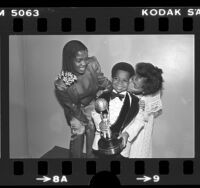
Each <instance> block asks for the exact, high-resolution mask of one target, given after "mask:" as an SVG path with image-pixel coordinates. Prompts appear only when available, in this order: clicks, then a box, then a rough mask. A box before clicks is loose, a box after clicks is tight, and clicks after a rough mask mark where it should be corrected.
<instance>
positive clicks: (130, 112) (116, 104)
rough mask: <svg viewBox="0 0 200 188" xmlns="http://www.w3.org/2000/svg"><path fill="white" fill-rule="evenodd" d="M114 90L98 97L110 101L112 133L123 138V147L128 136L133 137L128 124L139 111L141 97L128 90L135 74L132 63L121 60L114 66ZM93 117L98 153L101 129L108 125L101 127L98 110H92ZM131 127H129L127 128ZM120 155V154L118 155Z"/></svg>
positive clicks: (95, 151)
mask: <svg viewBox="0 0 200 188" xmlns="http://www.w3.org/2000/svg"><path fill="white" fill-rule="evenodd" d="M111 74H112V90H111V91H109V92H104V93H103V94H101V95H100V96H99V97H98V98H103V99H105V100H106V101H107V103H108V111H109V124H110V130H111V132H112V135H113V134H114V135H115V136H117V137H118V138H120V137H121V138H122V144H123V147H124V148H125V147H126V143H127V141H128V138H129V137H131V135H130V134H131V133H132V131H131V127H130V126H128V125H129V124H130V122H131V121H132V120H133V119H134V117H135V116H136V115H137V113H138V111H139V99H138V97H136V96H135V95H133V94H131V93H129V92H128V91H127V89H128V85H129V79H130V78H131V77H132V76H134V74H135V70H134V68H133V67H132V65H130V64H128V63H125V62H120V63H117V64H115V65H114V66H113V68H112V72H111ZM92 118H93V120H94V123H95V125H96V133H95V138H94V142H93V150H94V153H96V154H97V155H98V154H99V152H98V141H99V139H100V138H101V130H103V129H104V130H106V129H107V127H106V126H107V125H104V127H103V126H101V127H99V124H100V122H101V120H102V119H101V116H100V114H99V113H97V112H96V111H93V112H92ZM127 127H129V128H127ZM118 156H120V155H118Z"/></svg>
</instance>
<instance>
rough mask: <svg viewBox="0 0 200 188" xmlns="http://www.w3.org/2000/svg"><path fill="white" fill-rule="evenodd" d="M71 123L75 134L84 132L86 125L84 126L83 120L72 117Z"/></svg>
mask: <svg viewBox="0 0 200 188" xmlns="http://www.w3.org/2000/svg"><path fill="white" fill-rule="evenodd" d="M70 125H71V130H72V133H73V134H75V133H76V134H83V132H84V131H85V126H83V124H82V122H81V121H79V120H78V119H76V118H72V120H71V121H70Z"/></svg>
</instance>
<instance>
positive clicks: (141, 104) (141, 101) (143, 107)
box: [139, 100, 145, 111]
mask: <svg viewBox="0 0 200 188" xmlns="http://www.w3.org/2000/svg"><path fill="white" fill-rule="evenodd" d="M139 108H140V109H142V110H143V111H144V109H145V102H144V100H139Z"/></svg>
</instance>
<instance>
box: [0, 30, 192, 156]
mask: <svg viewBox="0 0 200 188" xmlns="http://www.w3.org/2000/svg"><path fill="white" fill-rule="evenodd" d="M194 51H195V49H194V35H192V34H187V35H173V34H169V35H165V34H162V35H159V34H155V35H10V36H9V139H10V143H9V144H10V158H12V159H16V158H43V159H48V158H58V159H59V158H62V159H72V158H80V159H82V158H86V159H88V158H89V159H91V158H93V159H106V158H108V159H109V158H112V159H123V158H129V159H132V158H194V157H195V124H194V107H195V106H194V104H195V101H194V84H195V83H194V80H195V79H194V76H195V75H194V55H195V54H194ZM0 133H1V132H0ZM0 145H1V144H0Z"/></svg>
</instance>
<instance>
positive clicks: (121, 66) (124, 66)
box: [111, 62, 135, 78]
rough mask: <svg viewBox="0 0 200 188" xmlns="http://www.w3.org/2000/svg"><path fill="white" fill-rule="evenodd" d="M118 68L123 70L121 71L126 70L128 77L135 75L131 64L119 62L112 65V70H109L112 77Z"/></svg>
mask: <svg viewBox="0 0 200 188" xmlns="http://www.w3.org/2000/svg"><path fill="white" fill-rule="evenodd" d="M118 70H123V71H126V72H128V73H129V74H130V77H132V76H134V75H135V70H134V68H133V66H132V65H131V64H129V63H126V62H120V63H117V64H115V65H114V66H113V68H112V71H111V74H112V78H113V77H115V75H116V73H117V71H118Z"/></svg>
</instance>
